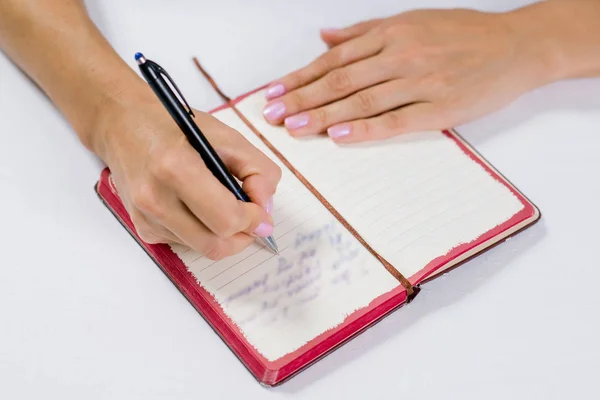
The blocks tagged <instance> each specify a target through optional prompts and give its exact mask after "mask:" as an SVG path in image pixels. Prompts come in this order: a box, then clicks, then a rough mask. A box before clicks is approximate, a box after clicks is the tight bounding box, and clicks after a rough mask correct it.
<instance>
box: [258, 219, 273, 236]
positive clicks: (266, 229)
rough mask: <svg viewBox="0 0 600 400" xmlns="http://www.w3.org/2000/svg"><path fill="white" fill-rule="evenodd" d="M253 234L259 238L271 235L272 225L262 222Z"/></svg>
mask: <svg viewBox="0 0 600 400" xmlns="http://www.w3.org/2000/svg"><path fill="white" fill-rule="evenodd" d="M254 233H255V234H256V236H259V237H267V236H271V235H272V234H273V225H271V224H268V223H266V222H262V223H261V224H260V225H259V226H258V227H257V228H256V229H255V230H254Z"/></svg>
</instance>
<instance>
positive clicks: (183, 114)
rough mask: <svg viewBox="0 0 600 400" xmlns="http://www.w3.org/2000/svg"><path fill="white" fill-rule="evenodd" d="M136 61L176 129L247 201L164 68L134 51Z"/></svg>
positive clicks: (267, 240)
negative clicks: (174, 123) (177, 127)
mask: <svg viewBox="0 0 600 400" xmlns="http://www.w3.org/2000/svg"><path fill="white" fill-rule="evenodd" d="M135 60H136V61H137V63H138V65H139V67H140V71H141V72H142V75H143V76H144V78H145V79H146V81H147V82H148V84H149V85H150V87H151V88H152V90H154V93H155V94H156V96H158V98H159V99H160V101H161V102H162V103H163V105H164V106H165V108H166V109H167V111H168V112H169V114H171V117H173V119H174V120H175V122H176V123H177V125H178V126H179V128H180V129H181V130H182V131H183V133H184V134H185V136H186V137H187V139H188V141H189V142H190V144H191V145H192V147H193V148H194V149H196V151H197V152H198V153H200V156H201V157H202V159H203V160H204V163H205V164H206V166H207V167H208V169H209V170H210V171H211V172H212V173H213V175H214V176H215V177H216V178H217V179H218V180H219V181H220V182H221V183H222V184H223V185H224V186H225V187H226V188H227V189H229V190H230V191H231V192H232V193H233V194H234V195H235V197H236V198H237V199H238V200H241V201H244V202H248V203H249V202H250V198H249V197H248V195H246V193H244V191H243V190H242V188H241V187H240V185H239V184H238V183H237V181H236V180H235V178H234V177H233V176H232V175H231V173H230V172H229V170H228V169H227V167H226V166H225V164H223V161H222V160H221V159H220V158H219V156H218V155H217V153H216V152H215V150H214V149H213V147H212V146H211V145H210V143H209V142H208V140H207V139H206V137H205V136H204V134H203V133H202V131H201V130H200V128H198V125H196V123H195V122H194V120H193V119H192V117H194V112H193V111H192V109H191V108H190V106H189V104H188V103H187V101H186V100H185V98H184V97H183V95H182V94H181V91H180V90H179V88H178V87H177V85H176V84H175V82H173V79H171V77H170V76H169V74H168V73H167V71H165V70H164V69H163V68H162V67H161V66H160V65H158V64H157V63H155V62H154V61H151V60H147V59H146V58H145V57H144V55H143V54H142V53H136V54H135ZM163 76H164V77H166V78H167V79H168V80H169V82H171V84H172V85H173V88H174V89H175V90H176V91H177V93H178V94H179V96H180V97H181V100H182V101H183V102H184V103H185V105H186V107H187V110H186V109H185V108H184V107H183V104H181V102H180V101H179V99H178V98H177V96H176V95H175V93H173V91H172V90H171V88H170V87H169V85H168V84H167V82H166V81H165V80H164V78H163ZM261 239H262V241H263V242H264V243H265V245H267V247H268V248H270V249H271V250H272V251H274V252H275V253H279V250H278V248H277V244H276V243H275V240H274V239H273V237H272V236H269V237H267V238H261Z"/></svg>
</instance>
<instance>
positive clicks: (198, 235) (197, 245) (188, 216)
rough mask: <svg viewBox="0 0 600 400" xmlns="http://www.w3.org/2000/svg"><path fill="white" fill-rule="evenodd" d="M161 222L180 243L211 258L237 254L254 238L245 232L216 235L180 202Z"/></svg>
mask: <svg viewBox="0 0 600 400" xmlns="http://www.w3.org/2000/svg"><path fill="white" fill-rule="evenodd" d="M162 222H163V223H164V224H165V225H166V226H167V227H169V229H170V230H172V231H173V232H174V233H175V234H176V235H177V236H178V237H180V238H181V241H182V244H184V245H186V246H188V247H190V248H191V249H193V250H194V251H196V252H198V253H200V254H202V255H204V256H206V257H207V258H209V259H211V260H220V259H222V258H225V257H229V256H231V255H234V254H238V253H239V252H241V251H243V250H244V249H245V248H247V247H248V246H249V245H250V244H252V243H253V242H254V240H255V238H254V237H252V236H250V235H247V234H245V233H236V234H234V235H232V236H230V237H227V238H221V237H218V236H217V235H215V234H214V233H213V232H211V231H210V230H209V229H208V228H207V227H206V226H205V225H204V224H202V223H201V222H200V221H198V220H197V219H196V217H195V215H193V214H192V213H191V212H190V210H189V209H187V208H186V207H185V205H184V204H182V203H181V202H179V204H178V206H177V207H173V209H172V210H171V212H170V213H169V214H168V216H167V217H166V218H165V220H164V221H162Z"/></svg>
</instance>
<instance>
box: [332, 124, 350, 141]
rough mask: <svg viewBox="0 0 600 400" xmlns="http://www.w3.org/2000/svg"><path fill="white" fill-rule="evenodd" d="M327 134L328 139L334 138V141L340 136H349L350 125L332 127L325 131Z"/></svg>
mask: <svg viewBox="0 0 600 400" xmlns="http://www.w3.org/2000/svg"><path fill="white" fill-rule="evenodd" d="M327 134H328V135H329V137H331V138H334V139H336V138H339V137H342V136H347V135H349V134H350V125H348V124H341V125H334V126H332V127H330V128H329V129H327Z"/></svg>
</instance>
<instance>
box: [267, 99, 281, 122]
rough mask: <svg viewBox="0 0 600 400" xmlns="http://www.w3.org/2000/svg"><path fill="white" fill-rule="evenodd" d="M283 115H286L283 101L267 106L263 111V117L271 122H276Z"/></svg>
mask: <svg viewBox="0 0 600 400" xmlns="http://www.w3.org/2000/svg"><path fill="white" fill-rule="evenodd" d="M283 114H285V104H283V102H281V101H277V102H275V103H271V104H267V105H266V106H265V109H264V110H263V115H264V116H265V118H266V119H267V120H268V121H269V122H274V121H275V120H277V119H278V118H279V117H281V116H282V115H283Z"/></svg>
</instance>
